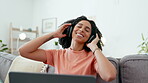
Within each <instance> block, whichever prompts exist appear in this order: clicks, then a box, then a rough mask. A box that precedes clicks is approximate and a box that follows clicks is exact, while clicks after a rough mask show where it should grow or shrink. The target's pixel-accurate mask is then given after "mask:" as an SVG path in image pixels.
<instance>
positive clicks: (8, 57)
mask: <svg viewBox="0 0 148 83" xmlns="http://www.w3.org/2000/svg"><path fill="white" fill-rule="evenodd" d="M15 57H16V56H14V55H12V54H8V53H4V52H0V79H1V80H2V81H4V80H5V77H6V75H7V72H8V70H9V67H10V65H11V63H12V61H13V60H14V58H15Z"/></svg>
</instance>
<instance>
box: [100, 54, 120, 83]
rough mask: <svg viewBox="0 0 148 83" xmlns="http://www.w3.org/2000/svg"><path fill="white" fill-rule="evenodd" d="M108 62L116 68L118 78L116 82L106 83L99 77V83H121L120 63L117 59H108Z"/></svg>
mask: <svg viewBox="0 0 148 83" xmlns="http://www.w3.org/2000/svg"><path fill="white" fill-rule="evenodd" d="M107 58H108V60H109V61H110V62H111V63H112V64H113V65H114V66H115V68H116V69H117V77H116V79H115V80H113V81H111V82H106V81H104V80H102V79H101V78H100V76H99V75H98V77H97V83H119V73H118V72H119V61H118V60H117V59H116V58H113V57H107Z"/></svg>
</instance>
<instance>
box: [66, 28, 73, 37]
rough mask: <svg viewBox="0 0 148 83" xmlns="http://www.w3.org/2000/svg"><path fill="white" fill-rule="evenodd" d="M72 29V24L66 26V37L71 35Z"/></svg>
mask: <svg viewBox="0 0 148 83" xmlns="http://www.w3.org/2000/svg"><path fill="white" fill-rule="evenodd" d="M72 30H73V28H72V26H69V27H68V28H67V33H66V35H67V36H68V37H71V34H72Z"/></svg>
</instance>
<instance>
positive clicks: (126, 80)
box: [120, 54, 148, 83]
mask: <svg viewBox="0 0 148 83" xmlns="http://www.w3.org/2000/svg"><path fill="white" fill-rule="evenodd" d="M120 72H121V82H122V83H147V82H148V79H147V78H148V55H145V54H135V55H128V56H125V57H123V58H122V59H121V64H120Z"/></svg>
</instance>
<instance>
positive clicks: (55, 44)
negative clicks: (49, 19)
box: [54, 41, 59, 49]
mask: <svg viewBox="0 0 148 83" xmlns="http://www.w3.org/2000/svg"><path fill="white" fill-rule="evenodd" d="M54 46H55V49H59V42H58V41H54Z"/></svg>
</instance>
